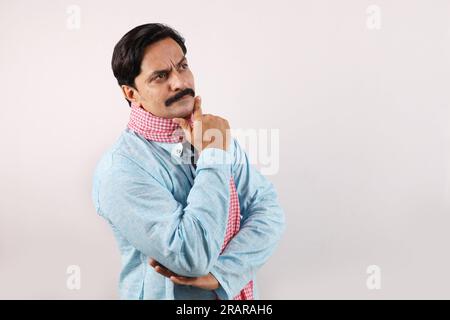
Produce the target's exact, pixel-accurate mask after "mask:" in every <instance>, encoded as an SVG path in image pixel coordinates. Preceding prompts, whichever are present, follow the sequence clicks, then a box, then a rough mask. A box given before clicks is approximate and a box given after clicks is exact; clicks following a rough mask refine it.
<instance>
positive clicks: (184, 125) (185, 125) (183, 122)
mask: <svg viewBox="0 0 450 320" xmlns="http://www.w3.org/2000/svg"><path fill="white" fill-rule="evenodd" d="M172 122H173V123H176V124H178V125H179V126H180V127H181V129H182V130H183V132H184V135H185V137H186V139H187V140H188V141H190V139H191V138H190V137H191V130H192V129H191V125H190V124H189V121H188V120H186V119H183V118H174V119H172Z"/></svg>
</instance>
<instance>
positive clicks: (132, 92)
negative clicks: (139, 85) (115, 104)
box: [121, 85, 140, 105]
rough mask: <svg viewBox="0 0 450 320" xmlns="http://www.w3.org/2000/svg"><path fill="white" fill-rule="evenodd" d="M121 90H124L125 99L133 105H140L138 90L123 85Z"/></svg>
mask: <svg viewBox="0 0 450 320" xmlns="http://www.w3.org/2000/svg"><path fill="white" fill-rule="evenodd" d="M121 88H122V92H123V95H124V96H125V99H127V100H128V101H130V102H131V103H134V104H138V105H139V104H140V95H139V92H138V91H137V90H136V89H134V88H132V87H130V86H127V85H122V86H121Z"/></svg>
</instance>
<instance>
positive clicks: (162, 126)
mask: <svg viewBox="0 0 450 320" xmlns="http://www.w3.org/2000/svg"><path fill="white" fill-rule="evenodd" d="M128 128H129V129H131V130H133V131H134V132H136V133H137V134H139V135H141V136H143V137H144V138H145V139H147V140H151V141H157V142H169V143H176V142H180V141H182V140H183V133H182V130H181V128H180V126H179V125H178V124H176V123H174V122H172V119H167V118H161V117H157V116H155V115H154V114H152V113H150V112H148V111H147V110H145V109H144V108H143V107H141V106H139V105H137V104H131V114H130V120H129V122H128Z"/></svg>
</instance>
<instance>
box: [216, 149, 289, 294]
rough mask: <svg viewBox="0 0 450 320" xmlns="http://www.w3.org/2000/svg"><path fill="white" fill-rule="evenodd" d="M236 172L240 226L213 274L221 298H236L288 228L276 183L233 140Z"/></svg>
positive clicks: (234, 168)
mask: <svg viewBox="0 0 450 320" xmlns="http://www.w3.org/2000/svg"><path fill="white" fill-rule="evenodd" d="M234 152H235V156H234V158H235V163H234V165H233V174H234V179H235V183H236V188H237V192H238V196H239V202H240V207H241V214H242V220H241V228H240V230H239V232H238V233H237V234H236V235H235V236H234V238H233V239H231V241H230V242H229V243H228V245H227V247H226V248H225V250H224V252H223V253H222V254H221V255H220V256H219V258H218V260H217V262H216V264H215V265H214V266H213V268H212V270H211V274H212V275H213V276H214V277H215V278H216V279H217V281H218V282H219V284H220V286H219V288H218V289H216V290H215V292H216V294H217V295H218V297H219V298H220V299H221V300H231V299H233V298H234V297H235V296H236V295H237V294H238V293H239V292H240V291H241V290H242V289H243V288H244V286H245V285H246V284H247V283H248V282H249V281H250V280H252V279H253V278H254V277H255V275H256V271H257V270H258V269H259V268H260V267H261V266H262V265H263V264H264V263H265V262H266V261H267V260H268V258H269V257H270V256H271V254H272V253H273V252H274V250H275V248H276V245H277V243H278V242H279V240H280V238H281V235H282V234H283V232H284V230H285V217H284V212H283V210H282V209H281V207H280V204H279V203H278V199H277V194H276V192H275V188H274V186H273V184H272V183H271V182H270V181H269V180H268V179H266V178H265V177H264V176H263V175H261V174H260V173H259V172H258V171H257V170H256V168H255V167H254V166H252V165H251V164H250V163H249V161H248V157H247V155H246V154H245V152H244V151H243V150H242V149H241V147H240V146H239V144H238V143H237V141H236V140H234Z"/></svg>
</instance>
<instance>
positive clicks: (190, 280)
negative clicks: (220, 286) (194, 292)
mask: <svg viewBox="0 0 450 320" xmlns="http://www.w3.org/2000/svg"><path fill="white" fill-rule="evenodd" d="M195 279H196V278H186V277H170V280H172V282H173V283H176V284H180V285H184V286H190V285H193V284H194V282H195Z"/></svg>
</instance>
